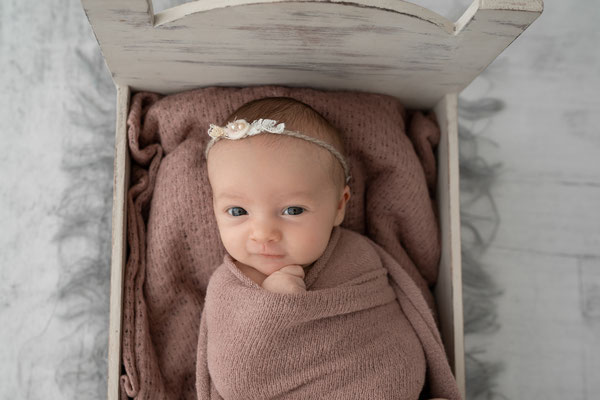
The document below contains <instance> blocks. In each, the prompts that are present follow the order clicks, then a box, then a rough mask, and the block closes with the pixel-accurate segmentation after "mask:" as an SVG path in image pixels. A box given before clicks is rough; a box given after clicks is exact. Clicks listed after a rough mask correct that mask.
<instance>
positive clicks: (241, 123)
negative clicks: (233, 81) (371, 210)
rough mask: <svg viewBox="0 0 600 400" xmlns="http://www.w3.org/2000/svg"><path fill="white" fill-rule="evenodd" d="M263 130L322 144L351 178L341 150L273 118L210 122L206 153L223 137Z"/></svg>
mask: <svg viewBox="0 0 600 400" xmlns="http://www.w3.org/2000/svg"><path fill="white" fill-rule="evenodd" d="M263 132H269V133H274V134H278V135H286V136H291V137H295V138H298V139H302V140H306V141H308V142H311V143H314V144H316V145H318V146H321V147H322V148H324V149H326V150H328V151H329V152H331V154H333V155H334V156H335V158H337V160H338V161H339V162H340V164H342V168H344V175H345V177H346V183H348V181H349V180H350V169H349V168H348V164H346V160H344V156H342V155H341V154H340V152H339V151H337V150H336V149H335V147H333V146H332V145H330V144H329V143H326V142H324V141H322V140H319V139H316V138H313V137H310V136H307V135H305V134H303V133H300V132H295V131H288V130H286V129H285V123H284V122H281V123H279V124H278V123H277V121H275V120H272V119H262V118H260V119H257V120H255V121H252V123H248V121H246V120H245V119H236V120H235V121H232V122H229V123H228V124H227V125H226V126H225V127H221V126H217V125H213V124H210V128H208V135H209V136H210V137H211V140H210V142H208V144H207V145H206V150H205V155H206V156H207V157H208V151H209V150H210V149H211V147H212V146H213V145H214V144H215V143H216V142H218V141H219V140H221V139H229V140H239V139H243V138H246V137H249V136H254V135H258V134H259V133H263Z"/></svg>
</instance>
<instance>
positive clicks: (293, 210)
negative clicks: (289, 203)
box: [283, 207, 304, 215]
mask: <svg viewBox="0 0 600 400" xmlns="http://www.w3.org/2000/svg"><path fill="white" fill-rule="evenodd" d="M303 212H304V208H302V207H288V208H286V209H285V210H283V215H300V214H302V213H303Z"/></svg>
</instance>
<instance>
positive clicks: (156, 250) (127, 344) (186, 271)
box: [121, 86, 440, 399]
mask: <svg viewBox="0 0 600 400" xmlns="http://www.w3.org/2000/svg"><path fill="white" fill-rule="evenodd" d="M268 96H288V97H292V98H295V99H297V100H300V101H303V102H305V103H307V104H309V105H310V106H312V107H313V108H314V109H315V110H317V111H318V112H319V113H321V114H322V115H323V116H324V117H325V118H327V120H328V121H329V122H330V123H331V124H332V125H333V126H335V127H336V128H337V129H339V130H340V132H341V133H342V135H343V136H344V140H345V146H346V149H347V160H348V163H349V165H350V173H351V175H352V180H351V181H350V188H351V194H352V197H351V199H350V202H349V203H348V206H347V208H346V217H345V220H344V223H343V226H344V227H345V228H348V229H351V230H353V231H355V232H358V233H361V234H363V235H366V236H368V237H369V238H370V239H372V240H373V241H374V242H375V243H377V244H378V245H380V246H381V247H382V248H384V249H385V250H386V251H387V252H388V253H389V254H390V255H391V256H392V258H393V259H394V260H396V261H397V262H398V263H399V264H400V265H401V266H402V268H403V269H404V271H406V273H407V274H408V275H409V276H410V277H411V279H412V280H413V281H414V282H415V284H416V285H417V287H418V288H419V289H420V291H421V293H422V296H423V297H424V298H425V301H426V302H427V304H429V307H430V308H431V309H432V310H433V308H434V305H433V304H434V303H433V297H432V295H431V292H430V287H432V286H433V285H434V284H435V282H436V279H437V270H438V262H439V255H440V244H439V232H438V225H437V221H436V217H435V212H434V210H435V207H434V205H433V202H432V200H431V197H432V196H433V195H434V193H433V189H434V187H435V176H436V168H435V156H434V154H435V153H434V151H435V145H436V144H437V141H438V139H439V130H438V128H437V126H436V124H435V123H434V122H433V121H434V120H435V117H434V116H433V115H423V114H421V113H409V112H407V111H406V110H405V109H404V107H403V106H402V104H400V103H399V102H398V100H396V99H394V98H392V97H390V96H384V95H376V94H368V93H357V92H341V91H337V92H335V91H319V90H313V89H306V88H287V87H276V86H259V87H249V88H218V87H212V88H205V89H198V90H193V91H189V92H184V93H179V94H174V95H170V96H160V95H157V94H153V93H144V92H142V93H137V94H135V95H134V96H132V99H131V106H130V112H129V116H128V121H127V123H128V140H129V150H130V155H131V186H130V189H129V192H128V206H127V218H128V220H127V241H128V256H127V266H126V270H125V276H124V291H123V331H122V354H123V355H122V357H123V371H124V372H123V374H122V376H121V388H122V395H123V398H125V397H126V396H129V397H135V398H136V399H182V398H183V399H195V398H196V397H197V394H196V387H195V381H196V378H195V374H196V353H197V351H196V350H197V343H198V331H199V325H200V319H201V312H202V309H203V306H204V297H205V293H206V288H207V285H208V282H209V279H210V277H211V275H212V273H213V272H214V271H215V269H216V268H217V267H218V266H219V265H220V264H221V263H222V262H223V257H224V255H225V250H224V248H223V246H222V244H221V242H220V238H219V233H218V229H217V226H216V221H215V219H214V214H213V210H212V198H211V196H212V193H211V190H210V185H209V183H208V177H207V174H206V163H205V159H204V146H205V145H206V143H207V141H208V135H207V133H206V132H207V129H208V127H209V125H210V124H211V123H217V124H219V125H222V124H223V123H224V122H225V121H224V120H225V118H227V116H228V115H229V114H230V113H232V112H233V111H234V110H235V109H236V108H238V107H239V106H241V105H242V104H244V103H246V102H248V101H250V100H254V99H258V98H262V97H268ZM426 384H427V383H426Z"/></svg>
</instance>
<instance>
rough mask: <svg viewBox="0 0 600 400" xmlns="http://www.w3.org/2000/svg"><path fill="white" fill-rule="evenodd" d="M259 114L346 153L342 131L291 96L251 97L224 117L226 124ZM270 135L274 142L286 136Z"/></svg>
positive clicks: (339, 181) (337, 172)
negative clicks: (251, 98)
mask: <svg viewBox="0 0 600 400" xmlns="http://www.w3.org/2000/svg"><path fill="white" fill-rule="evenodd" d="M260 118H263V119H273V120H275V121H277V122H284V123H285V128H286V129H287V130H291V131H298V132H301V133H303V134H305V135H308V136H311V137H314V138H316V139H320V140H322V141H324V142H326V143H329V144H331V145H332V146H333V147H335V148H336V150H337V151H339V152H340V154H342V156H344V157H345V152H344V140H343V138H342V135H341V134H340V132H339V131H338V130H337V129H335V128H334V127H333V126H332V125H331V124H330V123H329V121H327V119H325V117H323V116H322V115H321V114H319V113H318V112H317V111H316V110H315V109H314V108H312V107H311V106H309V105H308V104H305V103H303V102H301V101H299V100H296V99H292V98H290V97H265V98H262V99H257V100H253V101H250V102H248V103H246V104H244V105H242V106H241V107H240V108H238V109H237V110H235V111H234V112H233V113H231V115H229V117H228V118H227V120H226V121H223V125H225V124H227V123H228V122H231V121H233V120H234V119H245V120H246V121H248V122H249V123H250V122H252V121H254V120H257V119H260ZM268 137H269V139H271V138H272V139H271V140H272V142H273V143H276V142H278V141H279V140H281V139H284V138H286V136H280V135H268ZM284 140H285V139H284ZM330 158H331V165H332V174H333V176H332V177H333V179H334V182H335V183H336V186H338V187H339V188H343V187H344V186H345V183H344V182H345V178H344V170H343V168H342V166H341V165H340V163H339V162H338V161H337V160H336V158H335V157H334V156H333V155H332V154H330Z"/></svg>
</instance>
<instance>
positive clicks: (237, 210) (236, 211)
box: [227, 207, 248, 217]
mask: <svg viewBox="0 0 600 400" xmlns="http://www.w3.org/2000/svg"><path fill="white" fill-rule="evenodd" d="M227 212H228V213H229V215H231V216H233V217H241V216H242V215H246V214H248V212H247V211H246V210H244V209H243V208H242V207H231V208H228V209H227Z"/></svg>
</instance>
